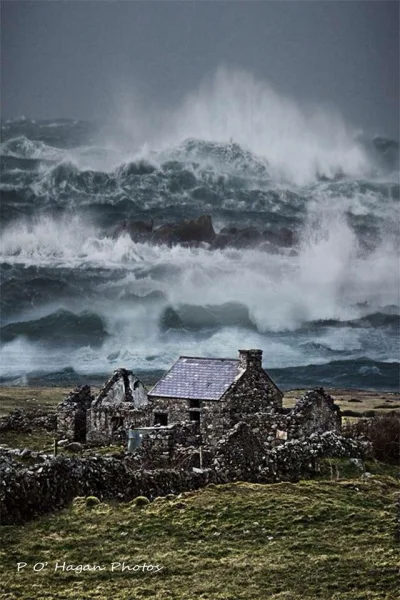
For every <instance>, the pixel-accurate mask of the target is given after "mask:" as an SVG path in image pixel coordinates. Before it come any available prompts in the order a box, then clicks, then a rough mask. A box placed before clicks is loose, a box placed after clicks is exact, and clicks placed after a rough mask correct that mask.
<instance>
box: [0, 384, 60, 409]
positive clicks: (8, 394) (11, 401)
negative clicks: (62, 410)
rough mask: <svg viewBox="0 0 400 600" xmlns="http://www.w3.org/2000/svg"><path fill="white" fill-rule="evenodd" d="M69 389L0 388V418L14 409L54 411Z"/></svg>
mask: <svg viewBox="0 0 400 600" xmlns="http://www.w3.org/2000/svg"><path fill="white" fill-rule="evenodd" d="M70 391H71V388H56V387H54V388H49V387H45V388H43V387H42V388H35V387H16V386H15V387H1V386H0V416H2V415H6V414H7V413H9V412H11V411H12V410H15V409H16V408H23V409H25V410H26V409H32V408H46V409H49V410H51V409H54V410H55V408H56V405H57V404H58V403H59V402H61V400H62V399H63V398H65V396H66V395H67V394H68V393H69V392H70Z"/></svg>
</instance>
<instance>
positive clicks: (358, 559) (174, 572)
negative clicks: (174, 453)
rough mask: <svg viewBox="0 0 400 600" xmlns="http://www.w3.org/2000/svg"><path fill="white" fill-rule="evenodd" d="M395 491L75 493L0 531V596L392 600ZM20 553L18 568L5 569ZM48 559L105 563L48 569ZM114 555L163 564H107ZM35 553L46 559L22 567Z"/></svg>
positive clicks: (388, 480) (384, 486) (303, 487)
mask: <svg viewBox="0 0 400 600" xmlns="http://www.w3.org/2000/svg"><path fill="white" fill-rule="evenodd" d="M368 468H369V469H370V468H371V467H370V466H368ZM384 472H387V469H386V468H384ZM397 493H398V486H397V482H396V480H395V479H394V478H392V477H390V476H388V475H387V474H386V475H379V476H377V475H374V476H372V477H369V478H368V479H364V480H363V479H345V480H338V481H336V480H324V481H315V480H314V481H302V482H300V483H298V484H290V483H281V484H274V485H258V484H247V483H233V484H228V485H221V486H208V487H207V488H205V489H203V490H200V491H197V492H189V493H185V494H182V495H180V496H178V497H174V496H172V495H170V496H168V498H162V499H157V500H155V501H154V502H152V503H150V504H148V505H144V506H136V502H135V501H133V502H131V503H128V504H106V503H99V504H96V503H95V502H94V501H93V503H92V502H89V504H93V506H87V503H86V501H85V499H84V498H82V499H76V500H75V501H74V504H73V505H72V506H71V507H70V508H68V509H66V510H64V511H62V512H60V513H59V514H57V515H51V516H47V517H43V518H41V519H40V520H37V521H35V522H32V523H29V524H27V525H24V526H19V527H16V526H15V527H3V528H2V529H1V531H0V533H1V536H2V538H3V539H2V544H1V547H2V562H3V569H2V575H1V579H0V588H1V589H2V590H3V593H2V595H1V598H2V599H3V600H14V599H17V598H18V599H20V600H28V599H29V600H31V599H33V598H34V599H35V600H44V599H46V600H56V599H57V600H64V599H65V600H67V599H68V600H89V599H93V600H95V599H96V600H128V599H130V600H145V599H149V598H154V599H156V600H183V599H185V600H192V599H195V598H196V599H204V600H228V599H229V600H245V599H246V600H247V599H249V600H250V599H252V600H269V599H271V600H311V599H312V600H316V599H324V600H325V599H326V600H328V599H329V600H372V599H376V600H392V599H393V600H394V599H395V598H396V599H397V598H398V587H397V584H398V572H399V563H398V558H399V554H398V549H397V548H396V543H395V539H394V530H395V508H394V506H395V505H394V500H395V497H396V495H397ZM139 504H140V503H139ZM22 561H23V562H27V563H28V565H29V568H26V569H24V570H23V571H22V572H21V573H19V574H17V572H16V563H17V562H22ZM57 561H58V562H59V563H60V562H61V563H62V562H63V561H65V562H66V564H73V565H82V564H83V565H84V564H90V565H93V564H98V565H102V566H105V567H106V570H104V571H96V572H84V573H80V574H79V573H75V572H69V573H66V572H54V565H55V563H56V562H57ZM123 561H125V563H126V564H128V565H131V566H133V565H135V564H143V562H147V564H153V565H156V564H157V565H161V566H162V567H163V569H162V570H161V571H160V572H158V573H147V572H145V573H143V572H137V573H135V572H128V571H127V572H121V571H120V570H117V571H115V572H111V571H110V565H111V563H112V562H123ZM39 562H47V563H48V566H47V567H46V569H45V570H44V571H42V572H40V573H33V572H32V570H31V568H32V566H33V564H35V563H39Z"/></svg>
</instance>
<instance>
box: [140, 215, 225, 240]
mask: <svg viewBox="0 0 400 600" xmlns="http://www.w3.org/2000/svg"><path fill="white" fill-rule="evenodd" d="M215 236H216V234H215V231H214V227H213V224H212V221H211V217H210V216H208V215H204V216H201V217H199V218H198V219H190V220H186V221H182V222H181V223H168V224H167V225H162V226H161V227H159V228H158V229H155V230H154V231H153V234H152V236H151V242H152V243H153V244H167V245H168V246H174V245H176V244H180V245H190V246H195V245H198V244H200V243H202V242H206V243H211V242H212V241H213V240H214V239H215Z"/></svg>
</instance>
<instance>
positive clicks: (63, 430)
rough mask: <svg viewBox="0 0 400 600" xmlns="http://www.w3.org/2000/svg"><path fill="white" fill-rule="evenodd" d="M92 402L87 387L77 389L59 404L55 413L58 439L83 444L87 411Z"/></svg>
mask: <svg viewBox="0 0 400 600" xmlns="http://www.w3.org/2000/svg"><path fill="white" fill-rule="evenodd" d="M92 401H93V396H92V394H91V391H90V387H89V386H88V385H83V386H80V387H77V388H76V390H74V391H73V392H70V393H69V394H68V396H67V397H66V398H65V399H64V400H63V401H62V402H61V403H60V404H59V406H58V411H57V433H58V435H59V437H60V439H64V438H65V439H68V440H71V441H74V442H85V441H86V434H87V427H86V421H87V419H86V417H87V410H88V408H89V407H90V405H91V403H92Z"/></svg>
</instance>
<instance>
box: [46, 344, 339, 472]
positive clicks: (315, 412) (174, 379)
mask: <svg viewBox="0 0 400 600" xmlns="http://www.w3.org/2000/svg"><path fill="white" fill-rule="evenodd" d="M282 398H283V394H282V392H281V390H280V389H279V388H278V387H277V386H276V384H275V383H274V382H273V381H272V379H271V378H270V377H269V375H268V374H267V373H266V371H265V370H264V369H263V367H262V351H261V350H239V357H238V359H223V358H198V357H186V356H181V357H180V358H179V359H178V360H177V361H176V362H175V364H174V365H173V366H172V367H171V369H170V370H169V371H168V372H167V373H166V374H165V375H164V377H162V378H161V379H160V380H159V381H158V382H157V383H156V385H155V386H154V387H153V388H152V389H151V390H150V391H149V392H147V391H146V388H145V386H144V385H143V383H142V382H141V381H140V380H139V379H137V377H135V375H133V373H132V372H131V371H127V370H126V369H117V370H116V371H115V372H114V373H113V375H112V376H111V377H110V378H109V379H108V381H107V382H106V383H105V385H104V386H103V388H102V390H101V391H100V393H99V394H98V396H97V397H96V398H93V397H92V395H91V393H90V388H88V387H87V386H84V387H82V388H77V390H75V392H72V393H71V394H70V395H69V396H68V397H67V398H66V399H65V400H64V402H63V403H61V405H60V407H59V413H58V433H59V436H60V437H65V438H67V439H69V440H70V441H81V442H82V441H86V442H89V443H97V444H109V443H113V442H124V443H125V442H126V441H127V437H128V432H129V431H133V434H132V435H133V436H134V437H135V439H136V440H137V442H138V443H135V444H134V446H135V449H136V448H138V447H139V446H140V445H141V442H142V440H144V439H145V440H146V443H145V447H146V448H147V450H146V453H145V452H144V449H143V451H142V452H143V455H144V454H146V459H144V460H146V462H147V463H149V462H150V456H152V457H153V460H154V464H158V463H159V462H160V460H162V457H164V458H166V456H167V455H168V460H166V461H165V462H166V463H168V464H170V463H171V460H172V457H173V456H175V455H178V454H179V452H176V451H177V450H181V449H182V448H187V447H191V446H193V447H194V448H199V447H200V446H201V447H202V448H204V451H205V453H207V451H209V450H210V449H212V448H214V447H215V446H216V445H217V444H218V443H219V442H220V441H221V440H222V439H223V438H224V437H225V436H227V435H228V434H229V432H230V431H231V430H232V429H233V428H234V427H235V426H236V425H238V424H239V423H246V425H247V426H248V428H249V431H250V432H251V434H252V435H259V436H261V438H262V440H263V443H268V444H269V446H271V447H272V446H275V445H277V444H280V443H283V442H284V441H285V440H288V439H301V438H307V437H309V436H310V435H311V434H312V433H323V432H324V431H340V428H341V417H340V410H339V408H338V407H337V406H336V405H335V404H334V402H333V400H332V398H331V397H330V396H328V395H327V394H325V392H324V390H322V388H321V389H316V390H313V391H312V392H308V393H307V394H306V395H305V396H304V397H303V398H302V399H301V400H300V401H299V402H298V403H297V404H296V406H295V407H294V409H293V410H291V411H285V410H283V409H282ZM178 430H179V432H180V433H179V435H176V432H177V431H178ZM189 431H190V433H188V432H189ZM185 432H186V433H185ZM151 445H153V450H152V451H150V446H151ZM131 446H132V444H131ZM166 449H167V450H166ZM160 457H161V458H160Z"/></svg>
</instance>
